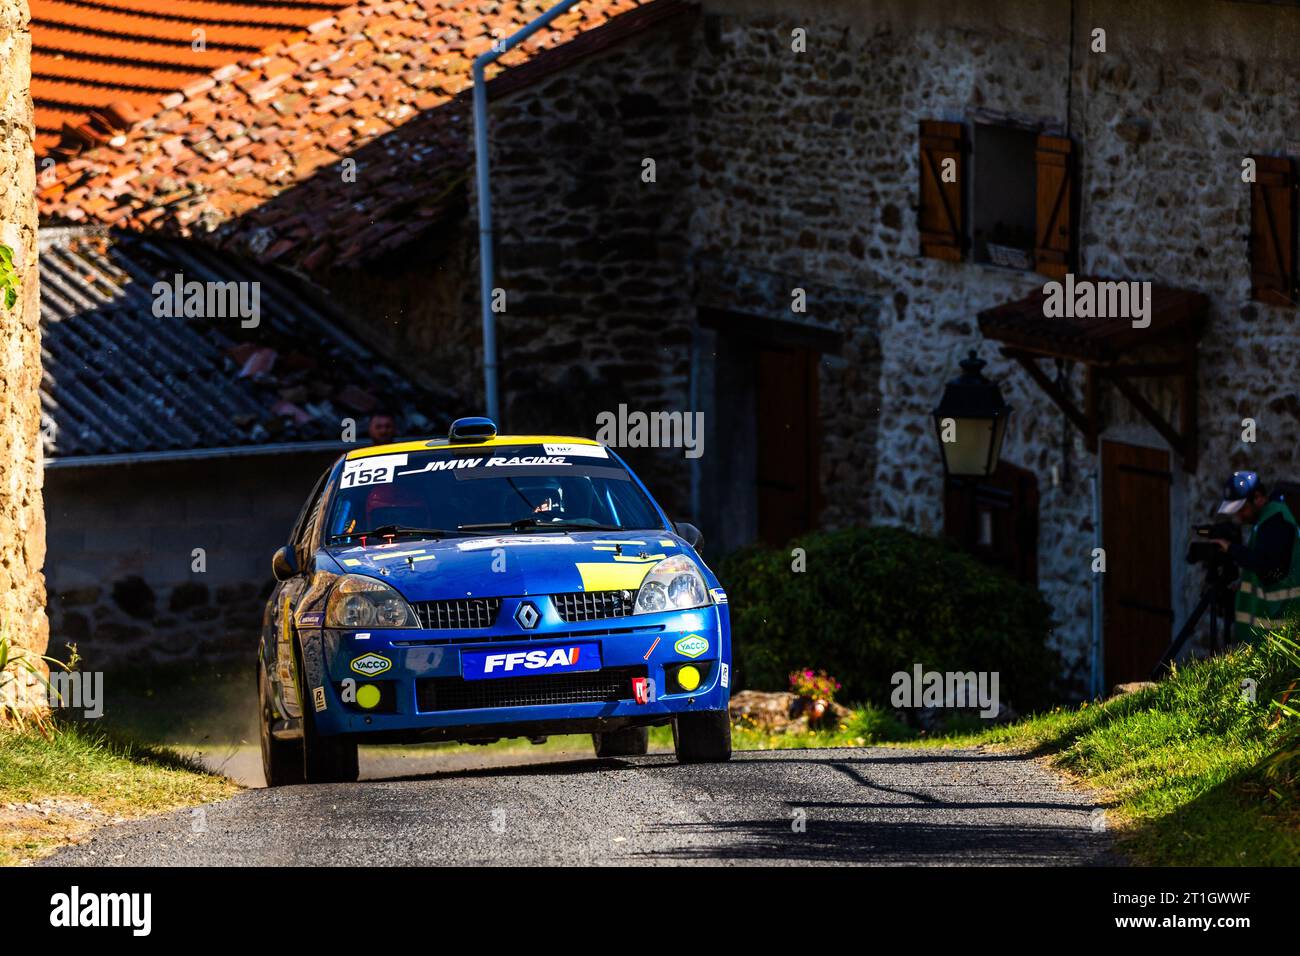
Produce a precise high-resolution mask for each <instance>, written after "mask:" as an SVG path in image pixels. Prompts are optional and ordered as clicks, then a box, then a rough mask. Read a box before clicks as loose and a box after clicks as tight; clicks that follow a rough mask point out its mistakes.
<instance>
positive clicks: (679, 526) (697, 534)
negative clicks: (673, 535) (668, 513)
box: [673, 521, 704, 548]
mask: <svg viewBox="0 0 1300 956" xmlns="http://www.w3.org/2000/svg"><path fill="white" fill-rule="evenodd" d="M673 530H675V531H676V532H677V534H678V536H679V537H680V538H682V539H683V540H684V541H685V542H686V543H687V544H689V545H690V546H691V547H692V548H698V547H699V546H700V542H701V541H703V540H704V535H703V533H701V531H700V529H699V528H697V527H695V525H693V524H690V523H688V522H685V521H678V522H675V523H674V524H673Z"/></svg>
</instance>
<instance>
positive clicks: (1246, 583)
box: [1233, 501, 1300, 644]
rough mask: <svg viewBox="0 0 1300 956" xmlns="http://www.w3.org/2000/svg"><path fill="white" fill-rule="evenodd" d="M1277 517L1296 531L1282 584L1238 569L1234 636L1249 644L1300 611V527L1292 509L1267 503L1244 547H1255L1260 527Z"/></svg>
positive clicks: (1277, 502)
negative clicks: (1238, 580) (1238, 585)
mask: <svg viewBox="0 0 1300 956" xmlns="http://www.w3.org/2000/svg"><path fill="white" fill-rule="evenodd" d="M1276 514H1281V515H1282V517H1283V518H1284V519H1285V520H1286V522H1287V523H1288V524H1289V525H1291V527H1292V528H1295V529H1296V535H1295V538H1294V541H1293V542H1292V545H1291V570H1290V572H1289V573H1288V574H1287V576H1286V577H1284V578H1283V579H1282V580H1281V581H1271V582H1269V583H1267V584H1266V583H1264V582H1263V581H1261V580H1260V579H1259V575H1257V574H1256V573H1255V572H1254V571H1247V570H1246V569H1245V568H1242V569H1241V585H1240V587H1239V588H1238V589H1237V601H1236V612H1237V613H1236V624H1235V625H1234V628H1233V636H1234V637H1235V638H1236V639H1237V640H1238V641H1243V642H1245V643H1248V644H1253V643H1254V642H1256V641H1258V640H1259V639H1260V638H1261V637H1262V636H1263V635H1264V634H1265V633H1266V632H1267V631H1270V630H1273V629H1274V628H1277V627H1280V626H1281V625H1282V622H1283V621H1285V620H1286V618H1287V617H1288V616H1290V615H1292V614H1296V613H1297V612H1300V527H1297V525H1296V520H1295V516H1294V515H1293V514H1291V509H1290V508H1288V507H1287V506H1286V505H1285V504H1283V503H1282V502H1280V501H1270V502H1269V503H1268V504H1267V505H1266V506H1265V507H1264V510H1263V511H1261V512H1260V514H1259V520H1257V521H1256V522H1255V526H1254V527H1253V528H1251V529H1250V540H1249V541H1247V542H1246V546H1247V547H1248V548H1249V547H1253V546H1254V544H1255V535H1256V534H1257V533H1258V531H1259V526H1260V525H1261V524H1263V523H1264V522H1265V521H1267V520H1269V519H1270V518H1272V517H1273V516H1274V515H1276Z"/></svg>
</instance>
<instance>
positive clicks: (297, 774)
mask: <svg viewBox="0 0 1300 956" xmlns="http://www.w3.org/2000/svg"><path fill="white" fill-rule="evenodd" d="M272 693H273V692H272V690H271V682H270V679H269V678H268V677H267V674H266V661H264V660H262V655H261V654H258V655H257V705H258V712H259V715H260V719H259V720H258V723H259V724H260V728H259V729H260V733H259V734H258V736H259V737H260V739H261V744H262V775H263V776H264V777H266V785H267V786H268V787H284V786H288V785H290V784H295V783H302V769H303V768H302V741H301V740H278V739H276V737H275V736H274V735H273V734H272V733H271V726H272V723H273V721H274V720H275V711H274V708H273V707H272V706H271V698H272Z"/></svg>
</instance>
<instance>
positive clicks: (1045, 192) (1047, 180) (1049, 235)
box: [1034, 134, 1075, 279]
mask: <svg viewBox="0 0 1300 956" xmlns="http://www.w3.org/2000/svg"><path fill="white" fill-rule="evenodd" d="M1034 166H1035V173H1036V180H1037V196H1038V200H1037V215H1036V217H1035V218H1036V222H1037V228H1036V230H1035V239H1034V268H1035V269H1036V270H1037V271H1039V272H1041V273H1042V274H1043V275H1045V276H1049V277H1051V278H1053V279H1063V278H1064V277H1065V274H1066V273H1067V272H1069V271H1071V270H1072V269H1073V268H1074V264H1075V230H1074V225H1075V223H1074V219H1075V216H1074V144H1073V143H1071V142H1070V140H1068V139H1066V138H1065V137H1063V136H1048V135H1046V134H1043V135H1040V136H1039V137H1038V146H1037V149H1036V150H1035V153H1034Z"/></svg>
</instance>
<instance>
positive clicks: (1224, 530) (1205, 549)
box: [1187, 521, 1241, 565]
mask: <svg viewBox="0 0 1300 956" xmlns="http://www.w3.org/2000/svg"><path fill="white" fill-rule="evenodd" d="M1192 531H1193V532H1194V533H1195V534H1196V537H1195V538H1193V539H1192V541H1191V543H1189V544H1188V545H1187V563H1188V564H1209V565H1214V564H1232V563H1233V561H1232V558H1230V557H1228V555H1227V553H1226V552H1224V551H1223V550H1221V549H1220V548H1219V546H1218V545H1217V544H1215V543H1214V541H1213V539H1214V538H1223V539H1225V540H1227V541H1232V542H1238V543H1239V542H1240V541H1241V526H1240V525H1238V524H1237V523H1236V522H1234V521H1216V522H1214V523H1213V524H1198V525H1196V526H1195V527H1193V528H1192Z"/></svg>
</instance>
